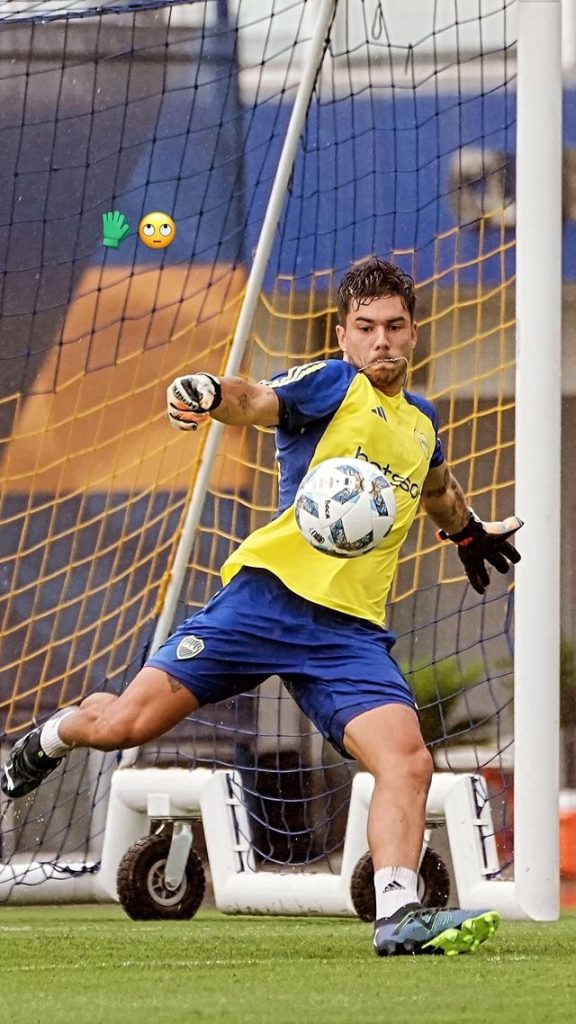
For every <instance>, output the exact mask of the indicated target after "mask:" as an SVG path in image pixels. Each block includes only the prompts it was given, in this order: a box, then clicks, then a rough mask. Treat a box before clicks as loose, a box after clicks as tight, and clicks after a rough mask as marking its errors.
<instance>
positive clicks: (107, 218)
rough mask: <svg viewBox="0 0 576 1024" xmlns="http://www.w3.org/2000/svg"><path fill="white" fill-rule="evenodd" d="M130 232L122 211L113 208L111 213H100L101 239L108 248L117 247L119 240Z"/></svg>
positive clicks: (122, 239)
mask: <svg viewBox="0 0 576 1024" xmlns="http://www.w3.org/2000/svg"><path fill="white" fill-rule="evenodd" d="M129 233H130V225H129V223H128V221H127V220H126V217H125V216H124V214H123V213H119V212H118V210H113V211H112V212H111V213H103V214H102V234H103V235H104V238H103V239H102V241H103V244H104V245H107V246H109V248H110V249H117V248H118V246H119V245H120V242H123V241H124V239H125V238H126V235H128V234H129Z"/></svg>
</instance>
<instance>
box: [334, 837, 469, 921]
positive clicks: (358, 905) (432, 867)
mask: <svg viewBox="0 0 576 1024" xmlns="http://www.w3.org/2000/svg"><path fill="white" fill-rule="evenodd" d="M418 895H419V897H420V899H421V901H422V903H423V905H424V906H425V907H445V906H446V904H447V903H448V897H449V895H450V875H449V874H448V871H447V869H446V865H445V864H444V861H443V860H442V859H441V858H440V857H439V856H438V854H437V853H434V850H431V849H430V847H427V848H426V851H425V853H424V856H423V858H422V863H421V865H420V870H419V872H418ZM350 897H351V899H352V903H353V905H354V910H355V911H356V913H357V914H358V917H359V918H360V919H361V920H362V921H374V920H375V919H376V894H375V892H374V869H373V867H372V858H371V856H370V854H369V853H365V854H364V856H363V857H361V858H360V860H359V861H358V863H357V865H356V867H355V868H354V871H353V872H352V878H351V879H350Z"/></svg>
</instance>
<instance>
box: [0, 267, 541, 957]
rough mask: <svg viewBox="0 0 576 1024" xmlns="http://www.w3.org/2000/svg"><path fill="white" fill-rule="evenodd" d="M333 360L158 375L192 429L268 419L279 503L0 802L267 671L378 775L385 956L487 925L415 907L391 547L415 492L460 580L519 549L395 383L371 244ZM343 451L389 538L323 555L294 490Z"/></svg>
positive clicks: (349, 294) (375, 838)
mask: <svg viewBox="0 0 576 1024" xmlns="http://www.w3.org/2000/svg"><path fill="white" fill-rule="evenodd" d="M338 320H339V322H338V325H337V327H336V335H337V340H338V344H339V346H340V349H341V351H342V356H343V358H341V359H326V360H322V361H319V362H313V363H310V364H307V365H304V366H300V367H296V368H294V369H292V370H290V371H289V372H288V373H285V374H281V375H279V376H277V377H276V378H274V379H272V380H270V381H267V382H260V383H259V384H256V383H250V382H249V381H246V380H242V379H239V378H228V377H224V378H221V379H218V378H217V377H215V376H212V375H211V374H209V373H204V372H194V373H190V374H187V375H185V376H182V377H179V378H177V379H176V380H175V381H174V382H173V383H172V384H171V385H170V386H169V388H168V416H169V419H170V422H171V424H172V425H173V426H174V427H176V428H177V429H180V430H184V431H193V430H195V429H196V428H197V427H198V426H200V425H201V424H203V423H204V422H206V421H207V420H209V419H210V417H212V418H214V419H216V420H220V421H221V422H223V423H228V424H236V425H245V424H254V425H259V426H264V427H275V428H276V442H277V457H278V462H279V471H280V494H279V509H278V513H277V515H276V517H275V518H274V519H273V520H272V522H270V523H268V524H267V525H266V526H264V527H262V528H261V529H259V530H256V531H255V532H254V533H253V534H251V535H250V536H249V537H248V538H247V540H245V541H244V542H243V543H242V544H241V545H240V546H239V548H238V549H237V550H236V551H235V552H234V553H233V554H232V555H231V556H230V557H229V558H228V560H227V561H226V562H225V564H224V566H223V567H222V579H223V583H224V586H223V588H222V589H221V590H220V591H219V592H218V593H217V594H216V595H215V597H214V598H212V600H211V601H210V602H209V603H208V604H207V605H206V607H205V608H204V609H202V610H201V611H199V612H197V613H196V614H195V615H193V616H192V617H191V618H189V619H188V620H187V621H186V622H184V623H183V624H182V625H181V626H180V627H178V628H177V629H176V631H175V632H174V634H173V635H172V636H171V637H169V638H168V639H167V640H166V642H165V643H164V644H163V645H162V646H161V647H160V649H159V650H158V651H156V652H155V653H154V654H153V655H152V656H151V657H150V658H149V659H148V661H147V663H146V664H145V666H144V667H143V668H142V669H141V671H140V672H139V673H138V674H137V675H136V677H135V678H134V680H133V681H132V682H131V683H130V684H129V685H128V686H127V688H126V689H125V691H124V692H123V693H122V694H121V695H120V696H114V695H112V694H109V693H95V694H92V695H90V696H89V697H87V698H86V699H85V700H84V701H83V702H82V703H81V705H80V706H79V707H78V708H68V709H65V710H64V711H62V712H59V714H58V715H56V716H54V717H53V718H51V719H49V720H48V721H47V722H46V723H45V724H44V725H43V726H39V727H37V728H36V729H33V730H32V731H31V732H29V733H27V734H26V735H25V736H24V737H22V738H21V739H20V740H18V742H17V743H16V744H15V746H14V747H13V749H12V751H11V752H10V754H9V756H8V758H7V760H6V762H5V764H4V766H3V770H2V773H1V785H2V789H3V791H4V793H5V794H6V795H7V796H8V797H12V798H17V797H19V796H23V795H24V794H26V793H28V792H30V791H31V790H33V789H35V788H36V787H37V786H38V785H39V784H40V782H41V781H42V779H43V778H44V777H45V776H46V775H48V774H49V773H50V772H51V771H53V769H54V768H55V767H56V766H57V765H58V764H59V762H60V760H61V759H62V758H63V757H65V756H66V754H67V753H68V752H69V751H70V750H72V749H73V748H75V747H94V748H96V749H98V750H120V749H124V748H127V747H135V746H139V745H141V744H143V743H148V742H149V741H151V740H153V739H155V738H157V737H158V736H160V735H162V734H163V733H165V732H166V731H167V730H168V729H170V728H172V727H173V726H175V725H176V724H177V723H178V722H179V721H180V720H181V719H183V718H184V717H185V716H187V715H190V714H192V713H193V712H194V711H196V710H197V709H198V708H199V707H200V706H201V705H203V704H207V703H215V702H217V701H221V700H226V699H228V698H230V697H232V696H234V695H236V694H238V693H240V692H245V691H247V690H250V689H252V688H254V687H255V686H257V685H259V684H260V683H261V682H263V681H264V680H265V679H266V678H268V676H270V675H272V674H275V673H278V674H279V675H281V676H282V678H283V679H284V681H285V683H286V686H287V687H288V689H289V690H290V692H291V694H292V695H293V697H294V699H295V700H296V701H297V703H298V705H299V706H300V708H301V709H302V710H303V711H304V712H305V714H306V715H308V717H309V718H310V719H311V720H312V721H313V722H314V724H315V725H316V727H317V728H318V729H319V730H320V732H321V733H322V734H323V735H324V736H325V737H326V738H327V739H328V740H330V742H331V743H332V744H333V745H334V746H335V747H336V748H337V749H338V750H339V751H341V752H342V753H343V754H344V755H345V756H347V757H351V758H355V759H356V760H357V761H359V762H360V763H361V764H362V765H363V766H364V768H365V769H366V770H368V771H369V772H371V773H372V775H373V776H374V782H375V785H374V792H373V797H372V802H371V806H370V812H369V820H368V842H369V846H370V852H371V856H372V861H373V864H374V872H375V873H374V882H375V888H376V908H377V914H376V916H377V920H376V924H375V929H374V940H373V941H374V947H375V949H376V952H377V953H378V954H379V955H381V956H388V955H394V954H400V953H418V954H431V953H438V952H440V953H441V952H446V953H466V952H472V951H474V950H475V949H476V948H477V947H478V945H479V944H480V943H481V942H483V941H484V940H485V939H487V938H489V937H490V936H491V935H492V934H493V933H494V931H495V929H496V926H497V924H498V915H497V914H496V913H494V912H491V911H490V910H482V909H480V910H473V909H464V910H461V909H454V910H450V909H443V910H430V909H428V908H426V909H424V908H423V907H422V906H421V904H420V901H419V899H418V893H417V871H418V865H419V861H420V855H421V850H422V843H423V833H424V827H425V812H426V797H427V794H428V790H429V786H430V782H431V777H432V771H433V763H432V758H431V756H430V753H429V752H428V750H427V748H426V746H425V744H424V741H423V739H422V735H421V731H420V726H419V721H418V713H417V709H416V705H415V701H414V697H413V694H412V692H411V690H410V687H409V685H408V683H407V682H406V680H405V679H404V677H403V676H402V673H401V672H400V669H399V667H398V665H397V664H396V662H395V660H394V658H393V656H392V654H391V648H392V646H393V644H394V641H395V636H394V635H393V634H392V633H390V632H389V631H388V630H386V628H385V626H384V614H385V604H386V600H387V597H388V593H389V590H390V587H391V584H392V580H393V576H394V572H395V569H396V565H397V561H398V555H399V553H400V550H401V547H402V544H403V542H404V540H405V538H406V535H407V533H408V530H409V529H410V526H411V524H412V522H413V520H414V517H415V515H416V512H417V510H418V507H419V505H420V504H421V505H422V506H423V507H424V509H425V510H426V512H427V513H428V515H429V516H430V517H431V518H432V520H433V521H434V523H435V524H436V526H437V528H438V531H439V537H440V538H441V539H449V540H451V541H452V542H453V543H454V544H455V545H456V550H457V553H458V555H459V556H460V559H461V561H462V564H463V566H464V570H465V572H466V575H467V576H468V579H469V581H470V583H471V585H472V587H473V588H474V589H475V590H476V591H477V592H478V593H479V594H483V593H484V591H485V590H486V588H487V587H488V586H489V584H490V567H493V568H494V569H495V570H496V571H497V572H499V573H507V572H508V571H509V570H510V567H511V564H512V563H515V562H517V561H518V560H519V558H520V556H519V554H518V553H517V551H516V550H515V548H514V547H513V546H512V544H511V543H510V538H511V537H512V535H513V534H514V533H515V531H516V530H518V529H519V527H520V526H521V525H522V523H521V521H520V520H519V519H517V518H515V517H511V518H509V519H507V520H505V521H504V522H501V523H483V522H481V520H480V519H479V518H478V517H477V516H476V515H475V513H474V512H473V511H472V510H471V509H470V508H469V507H468V505H467V503H466V499H465V496H464V493H463V491H462V489H461V487H460V486H459V484H458V483H457V481H456V480H455V478H454V476H453V475H452V473H451V471H450V469H449V467H448V465H447V463H446V460H445V457H444V453H443V449H442V443H441V441H440V438H439V436H438V419H437V415H436V412H435V410H434V407H433V406H432V405H431V404H430V403H429V402H428V401H426V400H425V399H423V398H421V397H420V396H418V395H415V394H413V393H410V392H409V391H407V390H405V383H406V377H407V371H408V365H409V361H410V359H411V356H412V353H413V350H414V347H415V345H416V341H417V325H416V320H415V292H414V282H413V281H412V279H411V278H410V277H409V276H408V275H407V274H405V273H404V272H403V271H402V270H401V269H399V268H398V267H396V266H395V265H394V264H391V263H388V262H386V261H384V260H381V259H379V258H378V257H369V258H368V259H366V260H363V261H362V262H361V263H359V264H356V265H354V266H353V267H352V268H351V269H350V271H349V272H348V273H347V274H346V275H345V277H344V278H343V280H342V282H341V284H340V287H339V291H338ZM335 456H354V457H356V458H360V459H366V460H367V461H370V462H375V463H377V464H378V465H379V466H380V467H381V469H382V471H383V472H384V473H385V474H386V476H387V478H388V479H389V481H390V483H391V484H392V485H393V486H394V488H395V495H396V507H397V513H396V520H395V524H394V528H393V530H392V532H391V533H390V535H389V537H388V538H387V539H386V541H385V542H384V543H383V544H381V545H379V546H378V547H377V548H375V549H374V550H372V551H369V552H368V553H366V554H364V555H363V556H362V557H361V558H353V559H336V558H329V557H327V556H326V555H325V554H323V553H321V552H318V551H316V550H315V549H314V548H312V547H311V546H310V545H308V544H307V543H306V541H305V540H304V539H303V537H302V536H301V535H300V533H299V531H298V529H297V526H296V521H295V517H294V509H293V502H294V496H295V493H296V490H297V487H298V485H299V483H300V481H301V480H302V478H303V477H304V475H305V473H306V472H307V471H308V469H309V468H310V466H311V464H314V465H315V464H316V463H318V462H320V461H322V460H323V459H326V458H331V457H335Z"/></svg>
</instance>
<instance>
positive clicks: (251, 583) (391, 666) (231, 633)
mask: <svg viewBox="0 0 576 1024" xmlns="http://www.w3.org/2000/svg"><path fill="white" fill-rule="evenodd" d="M395 640H396V637H395V635H394V634H393V633H389V632H387V631H386V630H383V629H379V628H378V627H377V626H374V625H372V624H371V623H369V622H366V621H364V620H362V619H355V618H352V617H351V616H349V615H343V614H341V613H340V612H336V611H332V610H331V609H327V608H322V607H321V606H320V605H315V604H312V603H311V602H310V601H305V600H304V598H301V597H298V595H297V594H294V593H293V592H292V591H291V590H288V589H287V588H286V587H285V586H284V585H283V583H281V582H280V580H279V579H278V578H277V577H276V576H274V575H272V574H271V573H269V572H265V571H264V570H261V569H242V570H241V571H240V572H239V573H238V574H237V575H236V576H235V577H234V579H233V580H231V582H230V583H228V584H227V586H225V587H223V588H222V590H220V591H218V593H217V594H216V595H215V596H214V597H213V598H212V600H211V601H209V602H208V604H207V605H206V607H205V608H203V609H202V610H201V611H199V612H196V614H194V615H192V616H191V617H190V618H189V619H187V620H186V621H185V622H183V623H182V625H181V626H179V627H178V629H177V630H176V631H175V632H174V633H173V634H172V636H170V637H169V638H168V639H167V640H166V642H165V643H164V644H162V646H161V647H159V648H158V650H157V651H156V652H155V654H153V655H152V657H151V658H149V659H148V661H147V665H153V666H155V667H156V668H160V669H163V671H164V672H167V673H168V675H171V676H173V677H174V678H175V679H178V681H179V682H181V683H182V684H183V685H184V686H186V687H187V688H188V689H189V690H190V691H191V692H192V693H193V694H194V696H195V697H196V698H197V700H198V701H199V703H200V704H201V705H202V704H215V703H217V702H218V701H221V700H229V699H230V698H231V697H234V696H236V695H237V694H240V693H246V691H248V690H252V689H253V688H254V687H255V686H258V685H259V684H260V683H262V682H264V680H265V679H268V678H269V676H272V675H279V676H281V677H282V680H283V682H284V684H285V685H286V687H287V689H288V690H289V692H290V693H291V694H292V696H293V698H294V700H295V701H296V703H297V704H298V706H299V708H300V709H301V710H302V711H303V712H304V714H305V715H307V716H308V718H310V719H311V720H312V722H313V723H314V725H315V726H316V728H317V729H319V731H320V732H321V733H322V735H323V736H324V737H325V738H326V739H327V740H330V742H331V743H332V744H333V745H334V746H335V747H336V748H337V749H338V750H339V751H340V752H341V753H342V754H344V756H349V755H348V754H347V753H346V751H345V749H344V746H343V735H344V729H345V728H346V726H347V724H348V722H350V721H351V720H352V719H353V718H355V717H356V716H357V715H361V714H362V713H363V712H364V711H369V710H371V709H372V708H377V707H381V706H382V705H383V704H404V705H406V706H408V707H410V708H414V709H416V703H415V700H414V696H413V694H412V691H411V690H410V687H409V686H408V683H407V682H406V680H405V679H404V677H403V675H402V673H401V671H400V669H399V667H398V665H397V663H396V662H395V660H394V658H393V657H392V655H391V654H390V648H391V647H392V645H393V644H394V642H395Z"/></svg>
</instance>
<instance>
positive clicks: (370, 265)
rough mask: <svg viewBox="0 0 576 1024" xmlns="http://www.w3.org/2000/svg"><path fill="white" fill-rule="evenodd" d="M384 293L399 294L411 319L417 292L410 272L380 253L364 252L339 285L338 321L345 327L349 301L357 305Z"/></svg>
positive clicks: (382, 295)
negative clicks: (366, 254) (377, 254)
mask: <svg viewBox="0 0 576 1024" xmlns="http://www.w3.org/2000/svg"><path fill="white" fill-rule="evenodd" d="M387 295H399V296H400V298H401V299H402V304H403V306H404V307H405V309H406V311H407V312H408V313H409V314H410V319H411V320H413V319H414V313H415V310H416V293H415V290H414V279H413V278H412V277H410V274H407V273H406V272H405V271H404V270H402V269H401V268H400V267H397V266H396V264H395V263H389V262H388V260H383V259H381V258H380V256H367V257H366V258H365V259H363V260H359V261H358V262H357V263H353V264H352V266H351V267H350V270H349V271H348V273H347V274H345V276H344V277H343V278H342V280H341V282H340V285H339V287H338V323H339V324H341V325H342V327H344V325H345V323H346V317H347V316H348V313H349V312H350V307H351V306H352V304H354V306H355V307H356V309H358V308H359V307H360V306H364V305H367V304H368V303H369V302H372V300H373V299H381V298H383V297H385V296H387Z"/></svg>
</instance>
